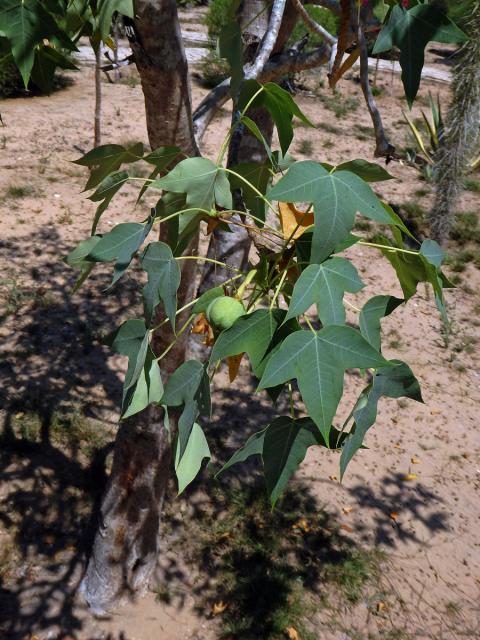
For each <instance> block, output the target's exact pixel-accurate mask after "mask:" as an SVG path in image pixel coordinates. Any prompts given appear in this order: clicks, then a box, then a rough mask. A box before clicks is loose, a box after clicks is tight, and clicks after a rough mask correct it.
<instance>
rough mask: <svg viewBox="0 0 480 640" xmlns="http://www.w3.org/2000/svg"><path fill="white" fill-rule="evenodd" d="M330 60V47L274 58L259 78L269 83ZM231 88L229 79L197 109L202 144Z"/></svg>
mask: <svg viewBox="0 0 480 640" xmlns="http://www.w3.org/2000/svg"><path fill="white" fill-rule="evenodd" d="M329 58H330V47H329V46H328V45H321V46H320V47H318V48H317V49H314V50H313V51H310V52H308V53H298V54H294V55H292V53H288V52H287V53H284V54H281V55H278V56H275V57H274V58H272V59H271V60H270V61H269V62H268V63H267V64H266V65H265V68H264V70H263V72H262V73H261V74H260V76H259V78H258V79H259V80H260V81H261V82H269V81H271V80H275V79H276V78H279V77H281V76H283V75H287V74H291V73H299V72H300V71H307V70H308V69H314V68H316V67H319V66H320V65H322V64H326V63H327V62H328V60H329ZM229 88H230V78H227V79H226V80H224V81H223V82H221V83H220V84H219V85H217V86H216V87H215V88H214V89H212V91H211V92H210V93H209V94H208V95H207V96H206V97H205V98H204V99H203V100H202V102H201V103H200V104H199V105H198V107H197V108H196V109H195V112H194V114H193V122H194V126H195V134H196V137H197V142H200V141H201V140H202V138H203V136H204V134H205V131H206V129H207V127H208V125H209V124H210V121H211V120H212V118H213V116H214V115H215V111H216V110H217V109H220V107H221V106H222V105H224V104H225V102H227V100H228V99H229V98H230V95H229V93H228V91H229Z"/></svg>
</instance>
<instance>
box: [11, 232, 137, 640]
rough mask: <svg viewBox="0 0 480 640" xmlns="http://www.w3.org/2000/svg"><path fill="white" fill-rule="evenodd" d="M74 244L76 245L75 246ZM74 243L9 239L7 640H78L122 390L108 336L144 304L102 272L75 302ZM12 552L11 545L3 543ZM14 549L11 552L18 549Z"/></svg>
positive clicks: (130, 287) (53, 236) (130, 285)
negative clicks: (79, 599)
mask: <svg viewBox="0 0 480 640" xmlns="http://www.w3.org/2000/svg"><path fill="white" fill-rule="evenodd" d="M72 244H73V243H72ZM71 248H72V246H71V245H69V244H67V243H66V242H65V241H64V240H62V238H61V237H60V236H59V234H58V233H57V231H56V230H55V229H54V228H52V227H50V228H48V227H43V228H41V229H40V230H39V231H38V232H37V233H36V236H35V241H34V242H32V238H31V237H30V236H28V237H20V238H16V239H14V240H2V241H0V252H2V253H5V255H8V257H9V262H8V268H7V269H6V270H5V271H4V273H3V274H2V279H1V282H0V303H1V308H0V332H1V335H2V337H3V338H4V339H3V341H2V344H1V346H0V406H1V407H2V411H1V416H0V417H1V425H2V431H1V434H0V477H1V478H2V490H1V494H0V496H1V502H0V533H1V534H2V535H1V536H0V540H1V541H2V542H5V544H6V545H7V547H8V549H10V553H7V554H1V555H2V563H1V566H0V636H2V637H5V638H30V637H31V635H32V634H33V633H34V631H35V630H38V631H42V630H44V629H49V628H55V629H59V630H60V629H61V630H62V632H63V633H65V634H69V633H70V634H74V633H75V632H76V631H78V630H79V629H80V628H81V621H80V620H79V617H78V615H77V613H76V612H75V611H74V608H73V605H74V596H75V589H76V586H77V584H78V580H79V578H80V576H81V573H82V570H83V566H84V563H85V557H86V554H87V552H88V549H89V546H90V544H91V539H92V526H91V525H92V522H93V519H94V515H92V514H95V511H96V508H97V506H98V501H99V499H100V496H101V493H102V490H103V487H104V485H105V459H106V456H107V455H108V453H109V451H110V450H111V447H112V442H111V440H112V437H113V434H114V427H115V423H116V416H117V415H118V409H119V405H120V397H121V382H120V378H119V376H118V375H117V373H116V372H115V371H114V370H113V369H112V368H111V367H109V365H108V361H107V351H106V349H105V348H104V347H103V346H102V345H101V343H100V339H101V337H102V335H104V334H105V333H107V332H108V331H109V330H111V328H112V326H111V325H110V322H111V319H112V317H113V318H114V324H115V325H118V324H119V321H120V319H121V317H122V316H123V315H125V314H126V313H127V312H131V310H132V307H134V305H135V303H136V301H137V300H138V295H137V293H138V292H137V289H138V284H136V283H135V282H134V281H133V280H130V279H129V278H127V279H126V280H125V284H124V285H123V286H122V287H118V288H117V289H116V290H114V291H112V293H111V295H109V296H102V295H98V292H99V290H101V289H105V288H106V287H107V286H108V284H109V276H108V274H107V272H106V270H102V269H99V270H98V272H97V273H95V274H94V275H93V276H92V277H91V279H90V281H88V283H87V284H86V285H85V286H84V288H83V289H81V290H80V292H79V293H78V294H76V295H73V296H72V295H71V290H72V286H73V283H74V282H75V278H76V276H77V274H76V273H75V272H74V271H73V270H72V269H70V268H69V267H68V266H66V265H65V264H64V263H63V262H62V261H61V258H62V256H64V255H66V254H67V253H68V252H69V251H70V250H71ZM0 545H1V542H0ZM8 545H10V546H8Z"/></svg>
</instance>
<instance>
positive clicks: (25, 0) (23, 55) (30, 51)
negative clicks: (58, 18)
mask: <svg viewBox="0 0 480 640" xmlns="http://www.w3.org/2000/svg"><path fill="white" fill-rule="evenodd" d="M0 29H1V32H2V33H3V35H4V36H5V37H6V38H8V39H9V41H10V44H11V48H12V55H13V59H14V61H15V64H16V65H17V67H18V69H19V71H20V74H21V76H22V78H23V82H24V84H25V87H27V86H28V82H29V79H30V74H31V72H32V68H33V64H34V60H35V49H36V47H37V45H39V44H41V43H42V42H43V40H49V39H51V38H53V37H56V38H57V39H58V40H59V41H61V44H62V47H63V48H64V49H68V50H70V51H74V50H75V49H76V47H75V45H74V44H73V42H72V41H71V40H70V38H69V37H68V36H67V34H66V33H65V32H64V31H62V30H61V29H60V27H59V26H58V25H57V23H56V22H55V20H54V18H53V17H52V16H51V15H50V14H49V13H48V12H47V11H45V9H44V8H43V6H42V5H41V4H40V2H38V0H2V3H1V6H0Z"/></svg>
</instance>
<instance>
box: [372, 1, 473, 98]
mask: <svg viewBox="0 0 480 640" xmlns="http://www.w3.org/2000/svg"><path fill="white" fill-rule="evenodd" d="M465 40H466V35H465V34H464V33H463V31H461V30H460V29H459V28H458V27H457V26H456V25H455V24H454V23H453V22H452V21H451V20H450V19H449V18H448V16H447V15H446V13H444V12H443V11H441V10H439V8H438V7H437V6H434V5H433V4H423V3H422V4H417V5H415V6H413V7H411V8H410V9H408V11H407V10H405V9H403V8H402V7H400V6H399V5H396V6H394V7H393V9H392V11H391V13H390V15H389V19H388V22H387V24H385V25H384V27H383V29H382V31H381V32H380V34H379V36H378V39H377V41H376V43H375V46H374V48H373V53H374V54H375V53H381V52H383V51H387V50H389V49H391V48H392V47H393V46H397V47H398V48H399V49H400V66H401V67H402V82H403V86H404V90H405V96H406V98H407V101H408V103H409V105H410V106H412V103H413V101H414V100H415V97H416V95H417V92H418V87H419V85H420V77H421V73H422V68H423V64H424V51H425V47H426V45H427V44H428V43H429V42H432V41H433V42H443V43H453V42H456V43H462V42H465Z"/></svg>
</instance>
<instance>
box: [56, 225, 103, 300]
mask: <svg viewBox="0 0 480 640" xmlns="http://www.w3.org/2000/svg"><path fill="white" fill-rule="evenodd" d="M99 241H100V237H99V236H91V237H90V238H87V239H86V240H82V242H80V244H79V245H77V246H76V247H75V249H73V251H71V252H70V253H69V254H68V256H66V257H65V259H64V261H65V262H66V264H68V265H69V266H70V267H74V268H77V267H78V268H80V269H81V273H80V275H79V276H78V278H77V280H76V282H75V284H74V285H73V288H72V293H75V292H76V291H78V289H80V287H81V286H82V284H83V283H84V282H85V280H86V279H87V278H88V276H89V275H90V273H91V272H92V270H93V268H94V267H95V262H92V261H91V260H88V259H87V256H88V254H89V253H90V251H92V249H93V248H94V247H95V246H96V245H97V243H98V242H99Z"/></svg>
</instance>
